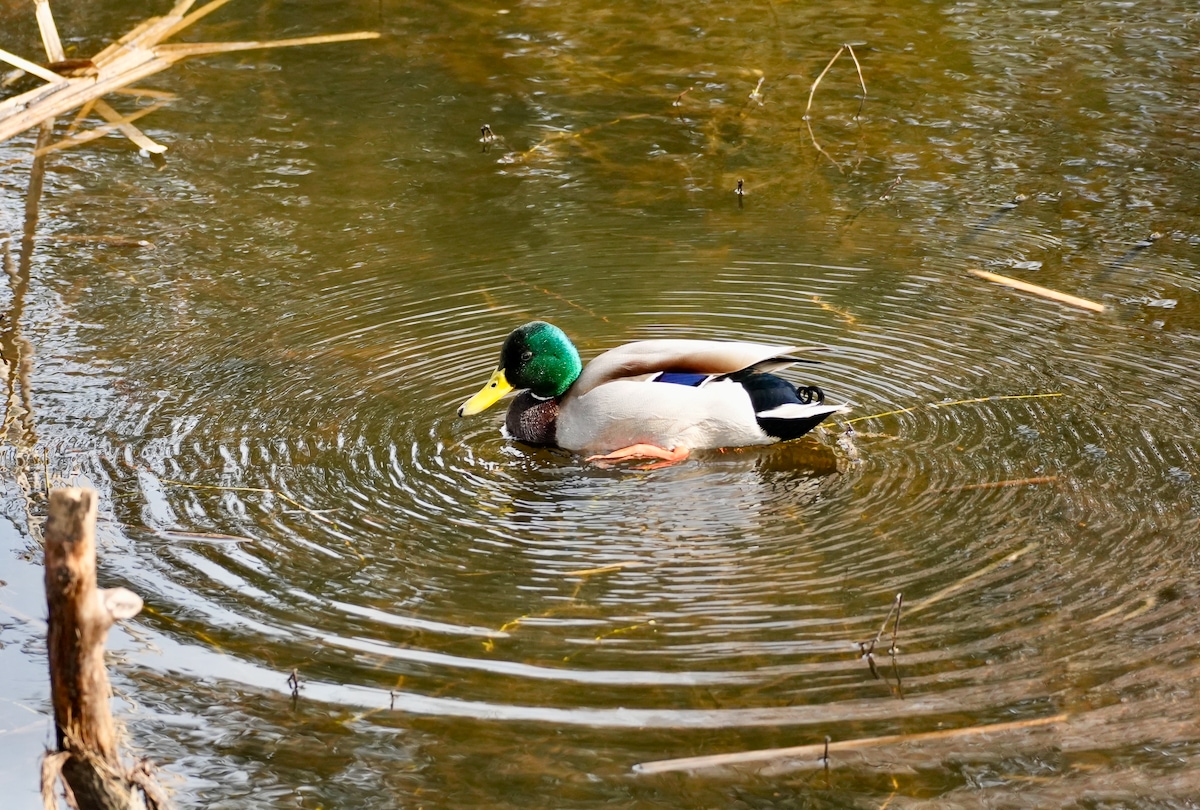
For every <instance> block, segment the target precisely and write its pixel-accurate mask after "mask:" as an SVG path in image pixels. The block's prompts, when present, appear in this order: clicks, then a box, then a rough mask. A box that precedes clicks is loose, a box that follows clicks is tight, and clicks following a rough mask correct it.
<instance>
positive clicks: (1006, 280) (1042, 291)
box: [967, 267, 1104, 312]
mask: <svg viewBox="0 0 1200 810" xmlns="http://www.w3.org/2000/svg"><path fill="white" fill-rule="evenodd" d="M967 272H968V273H970V274H971V275H973V276H978V277H979V278H981V279H983V280H984V281H991V282H993V283H995V284H1002V285H1004V286H1005V287H1011V288H1012V289H1014V290H1020V291H1021V292H1027V293H1030V294H1032V295H1037V296H1041V297H1042V298H1048V299H1050V300H1051V301H1057V302H1058V303H1060V304H1066V305H1067V306H1069V307H1076V308H1078V309H1086V310H1090V311H1091V312H1103V311H1104V304H1098V303H1096V302H1095V301H1089V300H1088V299H1086V298H1079V297H1078V296H1075V295H1069V294H1067V293H1063V292H1059V291H1058V290H1052V289H1050V288H1049V287H1039V286H1038V285H1037V284H1030V283H1029V282H1028V281H1021V280H1020V279H1017V278H1010V277H1009V276H1002V275H999V274H998V273H989V272H988V271H987V270H979V269H977V268H974V267H972V268H970V269H968V270H967Z"/></svg>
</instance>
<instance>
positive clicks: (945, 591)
mask: <svg viewBox="0 0 1200 810" xmlns="http://www.w3.org/2000/svg"><path fill="white" fill-rule="evenodd" d="M1039 545H1041V544H1040V543H1038V542H1036V541H1035V542H1033V543H1030V544H1029V545H1027V546H1025V547H1024V548H1021V549H1017V550H1016V551H1014V552H1013V553H1011V554H1008V555H1006V556H1004V557H1002V558H1001V559H999V560H996V561H995V562H994V563H991V564H990V565H985V566H984V567H983V568H980V569H979V570H978V571H976V572H975V573H973V574H970V575H968V576H966V577H963V578H962V579H960V580H959V581H958V582H956V583H954V584H953V585H948V586H946V587H945V588H942V589H941V590H940V591H938V592H937V593H935V594H934V595H933V596H929V597H926V598H925V599H922V600H921V601H920V602H918V603H917V604H915V605H913V606H912V607H910V608H909V609H908V612H909V615H912V614H913V613H916V612H918V611H921V610H925V608H927V607H929V606H930V605H933V604H934V603H936V602H940V601H941V600H942V599H945V598H946V597H947V596H949V595H950V594H952V593H955V592H957V591H961V590H962V589H963V588H965V587H967V585H968V584H970V583H971V582H973V581H975V580H977V579H979V578H980V577H982V576H986V575H988V574H990V573H991V572H992V571H995V570H996V569H997V568H999V567H1000V566H1002V565H1008V564H1009V563H1014V562H1016V561H1017V560H1019V559H1021V558H1022V557H1024V556H1025V555H1026V554H1028V553H1029V552H1031V551H1033V550H1034V549H1035V548H1037V547H1038V546H1039Z"/></svg>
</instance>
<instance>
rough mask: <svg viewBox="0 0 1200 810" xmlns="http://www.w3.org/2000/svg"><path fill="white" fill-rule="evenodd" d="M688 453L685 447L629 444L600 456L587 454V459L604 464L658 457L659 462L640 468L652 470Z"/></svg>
mask: <svg viewBox="0 0 1200 810" xmlns="http://www.w3.org/2000/svg"><path fill="white" fill-rule="evenodd" d="M690 453H691V451H690V450H689V449H688V448H686V447H672V448H670V449H667V448H665V447H659V446H658V445H656V444H631V445H630V446H629V447H622V448H621V449H620V450H614V451H612V452H611V453H606V454H604V455H602V456H599V455H597V456H588V459H587V460H588V461H594V462H597V463H600V464H604V463H605V462H613V461H627V460H629V459H635V458H651V459H658V460H659V463H657V464H649V465H647V466H645V467H641V468H640V469H645V470H653V469H657V468H658V467H666V466H668V465H671V464H675V463H676V462H679V461H683V460H684V459H685V458H687V457H688V455H690Z"/></svg>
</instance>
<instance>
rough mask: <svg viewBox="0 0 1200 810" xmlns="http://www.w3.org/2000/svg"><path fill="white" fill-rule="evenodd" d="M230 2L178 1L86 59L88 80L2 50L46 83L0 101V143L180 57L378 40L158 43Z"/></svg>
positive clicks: (55, 40)
mask: <svg viewBox="0 0 1200 810" xmlns="http://www.w3.org/2000/svg"><path fill="white" fill-rule="evenodd" d="M228 1H229V0H212V2H210V3H208V4H206V5H204V6H202V7H201V8H199V9H197V10H196V11H193V12H192V13H191V14H188V13H187V12H188V11H189V9H191V7H192V5H193V3H194V0H180V1H179V2H177V3H176V4H175V6H174V7H173V8H172V9H171V11H170V12H169V13H168V14H166V15H164V16H162V17H151V18H150V19H147V20H144V21H143V22H141V23H140V24H138V25H137V26H135V27H134V28H133V29H132V30H131V31H129V32H128V33H126V34H125V35H124V36H123V37H121V38H120V39H119V40H117V41H116V42H114V43H113V44H111V45H109V46H108V47H106V48H104V49H103V50H101V51H100V52H99V53H97V54H96V55H95V56H94V57H92V59H91V60H85V61H90V62H91V65H92V66H93V67H94V72H92V69H91V68H89V74H90V75H86V76H66V77H64V76H60V75H58V74H57V73H54V72H53V71H51V70H48V69H46V68H44V67H42V66H40V65H36V64H34V63H32V62H30V61H29V60H27V59H23V58H22V57H20V56H17V55H16V54H12V53H9V52H8V51H4V50H0V61H5V62H8V63H9V64H12V65H14V66H16V67H18V68H20V69H21V70H24V71H26V72H27V73H30V74H32V75H34V76H37V77H38V78H41V79H43V80H45V81H46V82H47V84H46V85H43V86H41V87H37V88H34V89H33V90H29V91H27V92H25V93H22V94H20V95H17V96H14V97H12V98H9V99H6V100H4V101H2V102H0V141H5V140H7V139H9V138H11V137H13V136H14V135H17V134H19V133H21V132H24V131H26V130H28V129H31V128H32V127H35V126H38V125H39V124H41V123H42V122H44V121H50V120H53V119H54V118H55V117H57V116H59V115H61V114H63V113H65V112H69V111H70V110H73V109H76V108H79V107H84V106H85V105H88V104H89V103H92V102H95V101H97V100H98V99H100V98H102V97H103V96H106V95H108V94H109V93H116V92H123V91H126V90H127V88H129V86H130V85H132V84H133V83H135V82H137V81H140V80H141V79H144V78H146V77H147V76H152V75H154V74H155V73H158V72H160V71H163V70H166V69H167V68H169V67H171V66H172V65H174V64H175V63H176V62H179V61H181V60H183V59H190V58H192V57H196V56H206V55H209V54H214V53H230V52H234V51H245V50H254V49H261V48H283V47H291V46H295V45H315V44H322V43H331V42H349V41H353V40H362V39H376V38H378V37H379V34H378V33H377V32H374V31H358V32H354V33H349V34H329V35H319V36H312V37H296V38H292V39H281V40H264V41H253V42H210V43H188V44H161V43H162V41H163V40H164V39H166V38H168V37H170V36H173V35H175V34H177V33H179V32H180V31H183V30H184V29H186V28H187V27H188V26H190V25H192V24H193V23H195V22H196V21H198V20H200V19H203V18H204V17H206V16H208V15H209V14H211V13H212V12H213V11H216V10H217V9H218V8H220V7H221V6H223V5H225V4H226V3H227V2H228ZM36 2H37V22H38V26H39V29H40V31H41V34H42V43H43V46H44V47H45V49H46V55H47V57H48V58H49V59H50V61H51V62H59V61H62V58H63V53H62V45H61V40H60V39H59V36H58V30H57V28H56V27H55V24H54V18H53V16H52V15H51V13H50V5H49V0H36ZM142 94H143V95H150V93H147V92H142ZM94 108H95V110H96V111H97V112H99V113H100V114H101V115H102V116H104V117H105V118H107V119H108V121H109V124H110V125H112V126H109V127H108V128H107V129H105V130H104V132H109V131H111V130H112V128H114V127H115V128H116V129H118V130H119V131H121V132H122V133H123V134H125V135H126V136H127V137H129V138H130V139H131V140H133V141H134V143H136V144H137V145H138V146H139V147H140V148H143V149H147V150H149V151H151V152H160V151H163V150H164V149H165V147H162V146H161V145H159V144H156V143H155V142H154V141H153V140H151V139H150V138H148V137H147V136H146V135H145V134H144V133H142V132H141V131H140V130H138V129H137V128H136V127H134V126H133V125H132V124H131V123H130V121H132V120H133V118H134V117H135V116H124V117H122V116H121V115H120V114H119V113H116V112H115V111H113V110H112V108H111V107H107V106H100V105H98V104H97V105H94ZM143 114H144V113H143ZM135 115H136V114H135ZM102 134H103V133H102ZM81 142H83V141H82V140H75V141H71V142H70V143H66V142H63V143H61V144H56V145H55V147H56V148H60V149H61V148H64V147H65V146H70V145H75V144H77V143H81Z"/></svg>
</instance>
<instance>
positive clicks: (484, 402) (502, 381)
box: [458, 368, 513, 416]
mask: <svg viewBox="0 0 1200 810" xmlns="http://www.w3.org/2000/svg"><path fill="white" fill-rule="evenodd" d="M511 390H513V387H512V386H511V385H509V382H508V380H507V379H506V378H505V376H504V369H502V368H498V369H496V371H495V373H493V374H492V378H491V379H490V380H488V381H487V385H485V386H484V387H483V388H481V389H480V391H479V393H478V394H476V395H475V396H473V397H471V398H470V399H468V400H467V401H466V402H464V403H463V404H462V405H459V406H458V415H459V416H474V415H475V414H477V413H482V412H483V411H486V410H487V409H488V408H490V407H492V406H493V405H495V404H496V400H498V399H500V397H502V396H504V395H505V394H507V393H508V392H509V391H511Z"/></svg>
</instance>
